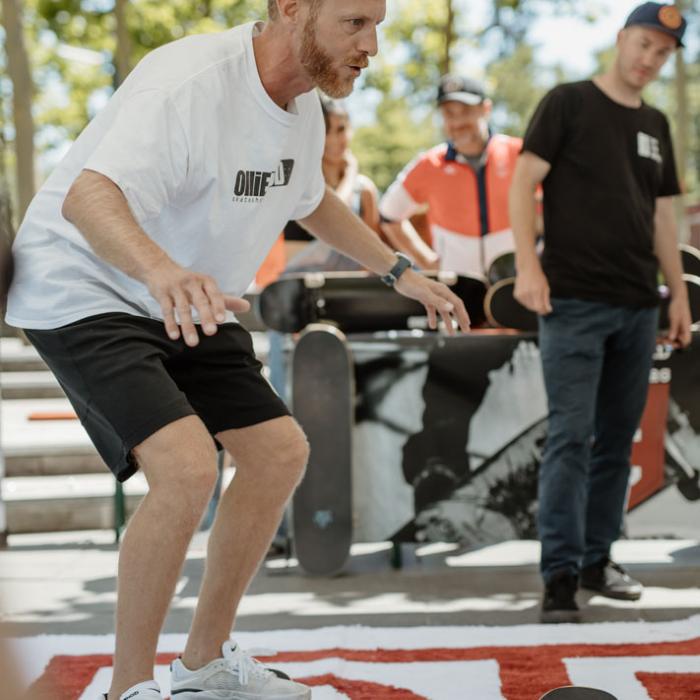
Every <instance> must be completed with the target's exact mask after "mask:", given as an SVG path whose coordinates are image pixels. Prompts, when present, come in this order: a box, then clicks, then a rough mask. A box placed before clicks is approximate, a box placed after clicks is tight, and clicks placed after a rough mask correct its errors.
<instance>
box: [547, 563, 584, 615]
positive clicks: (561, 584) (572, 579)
mask: <svg viewBox="0 0 700 700" xmlns="http://www.w3.org/2000/svg"><path fill="white" fill-rule="evenodd" d="M577 590H578V576H576V574H572V573H570V572H568V571H563V572H560V573H556V574H554V575H553V576H552V577H551V578H550V579H549V581H547V582H546V583H545V586H544V598H543V599H542V612H541V613H540V622H543V623H545V624H549V623H560V622H580V621H581V612H580V610H579V607H578V605H577V603H576V591H577Z"/></svg>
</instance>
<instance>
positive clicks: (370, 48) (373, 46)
mask: <svg viewBox="0 0 700 700" xmlns="http://www.w3.org/2000/svg"><path fill="white" fill-rule="evenodd" d="M357 48H358V50H359V51H361V52H362V53H363V54H366V55H367V56H376V55H377V53H378V52H379V40H378V38H377V28H376V27H374V26H373V27H371V28H370V29H368V30H367V31H366V32H362V36H361V37H360V44H359V46H358V47H357Z"/></svg>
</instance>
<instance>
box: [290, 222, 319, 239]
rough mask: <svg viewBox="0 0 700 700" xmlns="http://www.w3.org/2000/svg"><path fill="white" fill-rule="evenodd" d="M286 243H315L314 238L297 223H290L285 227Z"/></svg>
mask: <svg viewBox="0 0 700 700" xmlns="http://www.w3.org/2000/svg"><path fill="white" fill-rule="evenodd" d="M284 240H285V241H313V240H314V237H313V236H312V235H311V234H310V233H309V232H308V231H307V230H306V229H305V228H304V227H303V226H300V225H299V224H298V223H297V222H296V221H288V222H287V225H286V226H285V227H284Z"/></svg>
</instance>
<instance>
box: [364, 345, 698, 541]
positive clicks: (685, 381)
mask: <svg viewBox="0 0 700 700" xmlns="http://www.w3.org/2000/svg"><path fill="white" fill-rule="evenodd" d="M402 343H403V344H402ZM396 346H397V348H400V352H399V351H398V350H397V351H396V352H395V353H391V354H384V355H383V356H378V355H377V354H376V353H375V354H369V353H368V354H367V355H365V356H363V354H362V353H361V352H358V353H356V354H355V362H356V380H357V391H358V409H357V415H356V428H355V441H354V452H355V464H354V467H353V480H354V487H353V489H354V491H353V493H354V501H355V503H357V504H359V506H358V507H360V508H362V509H363V510H362V512H361V513H357V514H356V515H357V517H356V523H357V526H356V532H355V535H354V537H355V539H356V540H357V541H376V540H382V539H394V540H396V541H419V542H433V541H454V542H460V543H462V544H465V545H479V544H492V543H495V542H499V541H503V540H507V539H514V538H528V539H530V538H536V512H537V475H538V470H539V464H540V461H541V457H542V450H543V448H544V445H545V441H546V436H547V400H546V394H545V390H544V380H543V377H542V369H541V364H540V356H539V348H538V347H537V342H536V338H535V337H534V336H533V337H531V338H529V339H528V338H523V337H522V336H503V335H501V336H477V335H473V336H464V337H462V338H458V339H452V340H451V342H449V343H442V344H439V343H438V344H436V345H435V346H434V347H432V348H431V349H429V351H426V350H425V349H424V348H423V349H421V350H418V349H413V348H412V347H411V341H410V339H406V340H402V339H398V340H397V341H396ZM699 356H700V337H699V336H697V335H696V336H695V338H694V341H693V345H692V346H691V348H690V349H688V350H687V351H684V352H683V353H676V352H672V351H669V350H668V348H665V347H661V346H660V347H659V349H658V352H657V354H656V356H655V364H654V368H653V370H652V372H651V375H650V390H649V396H648V400H647V405H646V409H645V412H644V416H643V418H642V422H641V425H640V429H639V431H638V433H637V438H636V442H635V445H634V448H633V453H632V465H633V469H632V474H631V480H630V487H631V488H630V497H629V510H630V515H629V518H628V520H629V522H630V523H631V524H632V525H635V523H639V530H640V532H642V533H643V534H644V536H654V535H655V534H656V535H663V536H669V535H676V536H693V533H692V532H690V529H691V526H690V524H691V523H695V525H696V529H695V534H696V535H697V534H698V532H699V531H698V529H697V526H698V523H700V393H698V392H697V391H693V387H697V386H700V360H699V359H698V358H699ZM465 358H468V361H467V359H465ZM418 397H420V398H418ZM377 464H381V465H382V469H381V470H377V469H376V468H373V465H377ZM380 471H381V473H379V472H380Z"/></svg>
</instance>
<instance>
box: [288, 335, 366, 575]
mask: <svg viewBox="0 0 700 700" xmlns="http://www.w3.org/2000/svg"><path fill="white" fill-rule="evenodd" d="M352 368H353V363H352V357H351V354H350V351H349V349H348V346H347V344H346V342H345V336H344V335H343V334H342V333H341V332H340V331H339V330H337V329H336V328H334V327H333V326H330V325H326V324H314V325H311V326H309V327H308V328H307V329H306V331H305V332H304V333H303V334H302V336H301V338H300V339H299V341H298V342H297V344H296V347H295V349H294V355H293V359H292V406H293V413H294V417H295V418H296V419H297V420H298V421H299V424H300V425H301V427H302V428H303V429H304V432H305V433H306V437H307V438H308V440H309V445H310V447H311V454H310V457H309V464H308V466H307V468H306V475H305V476H304V479H303V480H302V482H301V484H300V485H299V488H298V489H297V490H296V493H295V494H294V498H293V501H292V522H293V533H292V537H293V540H294V549H295V552H296V556H297V559H298V560H299V564H300V566H301V567H302V568H303V569H304V571H306V572H307V573H310V574H316V575H325V576H330V575H333V574H336V573H338V572H339V571H341V570H342V568H343V566H344V565H345V562H346V560H347V558H348V555H349V553H350V545H351V543H352V427H353V419H354V415H353V411H354V386H353V374H352V372H353V369H352Z"/></svg>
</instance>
